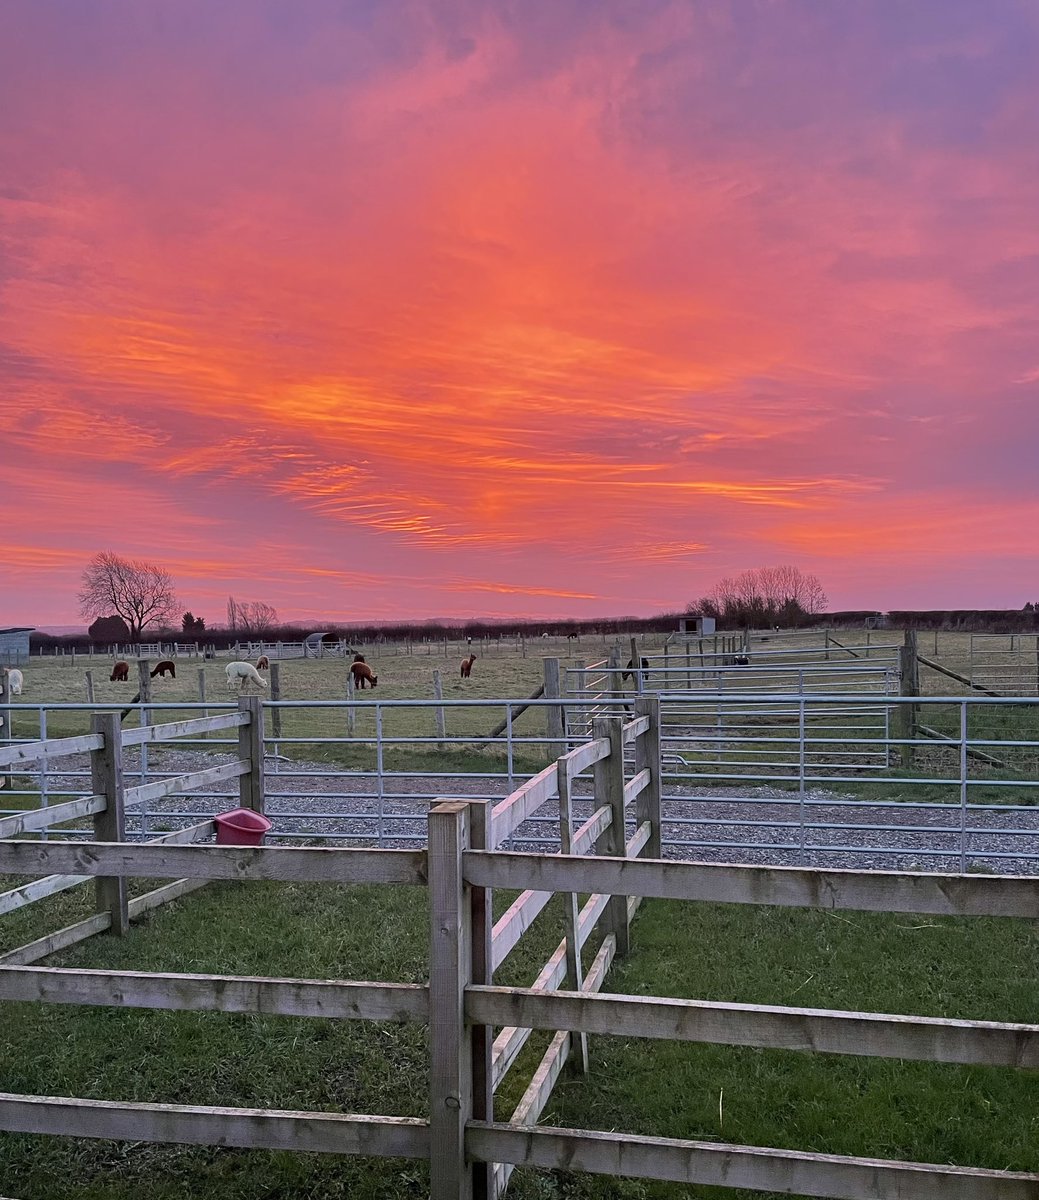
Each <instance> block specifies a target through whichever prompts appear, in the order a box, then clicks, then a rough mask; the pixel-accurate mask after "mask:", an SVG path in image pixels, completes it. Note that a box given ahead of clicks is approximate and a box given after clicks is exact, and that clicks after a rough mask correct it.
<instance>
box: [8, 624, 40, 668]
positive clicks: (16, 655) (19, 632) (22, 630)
mask: <svg viewBox="0 0 1039 1200" xmlns="http://www.w3.org/2000/svg"><path fill="white" fill-rule="evenodd" d="M32 632H33V626H31V625H15V626H12V627H11V628H9V629H0V664H2V665H3V666H5V667H18V666H21V665H22V664H23V663H26V662H28V661H29V634H30V633H32Z"/></svg>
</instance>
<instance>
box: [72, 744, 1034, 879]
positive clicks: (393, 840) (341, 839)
mask: <svg viewBox="0 0 1039 1200" xmlns="http://www.w3.org/2000/svg"><path fill="white" fill-rule="evenodd" d="M231 761H233V756H232V755H229V754H205V753H203V752H200V751H193V750H172V749H161V750H156V749H154V748H153V749H152V750H151V754H150V759H149V777H150V778H156V777H159V776H162V775H177V774H181V773H186V772H188V771H192V770H198V769H199V768H200V767H202V766H215V765H216V764H218V763H224V762H231ZM137 765H138V764H137V754H136V751H130V752H128V753H127V756H126V762H125V768H126V771H127V773H128V774H129V775H130V776H131V779H130V781H129V782H131V783H132V782H133V780H132V774H133V772H135V771H136V770H137ZM86 766H87V763H86V758H85V756H84V757H83V759H82V760H81V761H79V762H76V763H75V765H74V766H73V767H72V769H77V768H78V769H85V768H86ZM327 770H328V766H327V764H321V763H306V762H302V763H301V762H291V763H289V762H286V761H281V762H275V761H273V760H268V762H267V792H268V801H267V812H268V815H269V816H271V818H272V819H273V821H274V831H273V833H272V835H270V836H271V838H272V839H275V840H276V841H282V844H284V842H291V841H295V840H297V839H305V840H313V839H321V840H324V839H328V840H330V841H332V843H333V844H342V845H373V844H378V836H379V824H380V813H381V817H382V828H383V842H382V844H383V845H386V846H415V845H416V844H420V843H421V842H424V840H425V813H426V810H427V809H428V807H429V803H430V802H431V801H432V800H434V799H437V798H439V797H444V796H479V797H485V798H493V799H500V798H501V797H503V796H504V795H505V792H506V790H507V789H506V786H505V780H504V779H502V778H501V777H495V778H493V779H488V778H474V777H473V776H470V775H458V776H454V777H452V778H451V779H421V778H415V777H389V778H386V779H385V782H384V789H385V791H386V793H387V794H384V795H383V797H382V798H381V800H380V797H379V796H378V794H377V791H378V789H377V781H376V780H375V779H374V778H373V777H371V776H365V775H363V774H360V773H351V774H350V775H347V776H338V777H334V778H329V777H328V776H327V775H323V774H322V772H324V771H327ZM49 782H50V786H51V787H52V788H54V789H69V790H72V791H78V792H79V794H84V793H85V791H86V789H87V786H88V785H87V783H86V781H85V780H83V779H82V778H81V777H80V778H77V777H72V776H55V775H52V776H50V780H49ZM389 789H392V794H388V793H389ZM221 792H223V793H225V794H226V793H234V794H235V795H236V791H235V785H234V782H233V781H232V782H231V783H230V784H228V783H224V784H217V785H214V786H212V787H210V788H208V789H202V790H200V791H198V792H194V793H192V794H191V795H190V796H178V797H170V798H167V799H165V800H161V801H157V802H155V803H153V805H152V810H151V814H150V816H149V820H148V832H150V833H151V834H152V835H154V834H155V833H157V832H159V831H161V830H166V829H177V828H181V827H183V826H185V825H189V824H192V823H194V822H196V821H198V820H201V819H203V818H205V817H208V816H212V815H213V814H214V813H216V812H220V811H224V810H226V809H229V808H233V807H236V799H235V798H234V795H225V796H224V797H221V796H220V795H219V793H221ZM344 792H350V793H353V794H352V795H350V796H343V795H337V794H336V793H344ZM214 793H216V794H214ZM662 811H663V818H664V820H663V837H664V846H665V851H664V852H665V855H666V856H667V857H668V858H676V859H677V858H682V859H692V860H696V861H701V862H732V863H755V864H773V865H784V866H818V867H834V868H853V869H859V870H922V871H954V872H955V871H959V870H960V869H961V865H965V866H966V868H967V869H968V870H972V869H973V870H986V871H993V872H999V873H1012V874H1032V875H1034V874H1039V808H1036V809H1026V810H1024V811H1022V810H1012V809H1007V808H971V809H969V810H968V812H967V829H966V831H965V832H964V833H963V834H962V835H961V831H960V815H961V814H960V810H959V809H958V808H957V807H955V806H938V805H922V804H913V803H904V804H898V805H893V806H887V807H884V806H880V805H877V804H874V803H869V802H867V801H861V800H858V799H857V798H855V797H854V796H851V795H845V794H841V793H839V792H833V791H826V790H823V789H812V790H810V791H809V792H808V793H807V794H806V797H805V805H804V811H803V813H802V811H801V808H800V805H799V804H798V803H797V801H796V800H793V801H792V800H791V798H790V793H789V792H785V791H782V790H780V789H777V788H771V787H767V786H755V787H747V788H739V789H736V788H731V787H695V788H691V787H681V788H679V787H669V788H667V789H665V797H664V801H663V809H662ZM590 812H591V804H590V801H589V799H588V785H585V786H584V790H583V792H582V790H581V784H580V783H579V784H578V788H577V790H576V792H575V796H574V813H575V816H576V817H577V819H578V820H582V819H584V818H585V817H587V816H588V815H589V814H590ZM802 818H803V820H804V822H805V830H804V838H803V844H804V847H805V848H804V849H803V850H802V849H800V848H799V847H800V845H801V842H802V839H801V830H800V824H801V820H802ZM127 824H128V832H130V833H139V832H140V831H141V826H140V820H139V817H138V815H137V814H135V813H133V812H130V813H128V814H127ZM557 827H558V815H557V809H556V806H555V804H554V803H550V804H546V805H545V806H544V807H543V808H542V809H541V810H540V811H539V813H538V814H537V816H536V817H535V818H533V819H532V820H530V821H528V822H526V824H525V825H523V826H521V827H520V829H519V830H518V831H517V836H516V837H515V838H514V839H513V841H512V843H511V848H514V849H519V850H538V849H544V850H548V851H552V850H557V849H558V836H557V833H556V830H557ZM961 838H962V842H963V850H964V856H963V859H962V860H961V856H960V855H961ZM283 839H284V841H283ZM994 856H1006V857H994Z"/></svg>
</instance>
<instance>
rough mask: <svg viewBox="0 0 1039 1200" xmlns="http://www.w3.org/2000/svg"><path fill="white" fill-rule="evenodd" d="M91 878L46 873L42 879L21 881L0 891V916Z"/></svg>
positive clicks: (77, 885) (86, 881)
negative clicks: (8, 888)
mask: <svg viewBox="0 0 1039 1200" xmlns="http://www.w3.org/2000/svg"><path fill="white" fill-rule="evenodd" d="M91 878H92V876H90V875H48V876H46V877H45V878H44V879H34V880H32V882H31V883H23V884H22V885H21V887H16V888H12V889H11V890H10V891H9V892H3V893H0V917H2V916H3V915H4V914H5V913H9V912H17V910H18V909H19V908H24V907H25V906H26V905H27V904H35V903H36V901H37V900H43V899H45V898H46V897H47V896H56V895H57V894H58V893H59V892H67V891H68V890H69V888H74V887H79V885H80V884H83V883H89V882H90V880H91Z"/></svg>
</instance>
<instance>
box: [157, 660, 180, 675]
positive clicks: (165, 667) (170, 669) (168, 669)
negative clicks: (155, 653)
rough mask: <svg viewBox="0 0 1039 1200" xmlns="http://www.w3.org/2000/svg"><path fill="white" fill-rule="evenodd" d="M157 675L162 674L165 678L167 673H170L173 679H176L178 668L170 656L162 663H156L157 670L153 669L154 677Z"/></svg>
mask: <svg viewBox="0 0 1039 1200" xmlns="http://www.w3.org/2000/svg"><path fill="white" fill-rule="evenodd" d="M156 675H159V676H161V677H162V678H163V679H165V678H166V676H167V675H169V677H170V678H171V679H176V678H177V668H176V666H175V665H174V664H173V663H172V662H170V660H169V659H168V658H164V659H163V660H162V662H161V663H156V664H155V670H154V671H152V679H154V678H155V676H156Z"/></svg>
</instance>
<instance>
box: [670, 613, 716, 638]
mask: <svg viewBox="0 0 1039 1200" xmlns="http://www.w3.org/2000/svg"><path fill="white" fill-rule="evenodd" d="M716 628H717V622H716V620H715V618H714V617H679V619H678V632H679V633H691V634H692V635H693V636H694V637H710V636H711V634H713V633H714V632H715V630H716Z"/></svg>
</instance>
